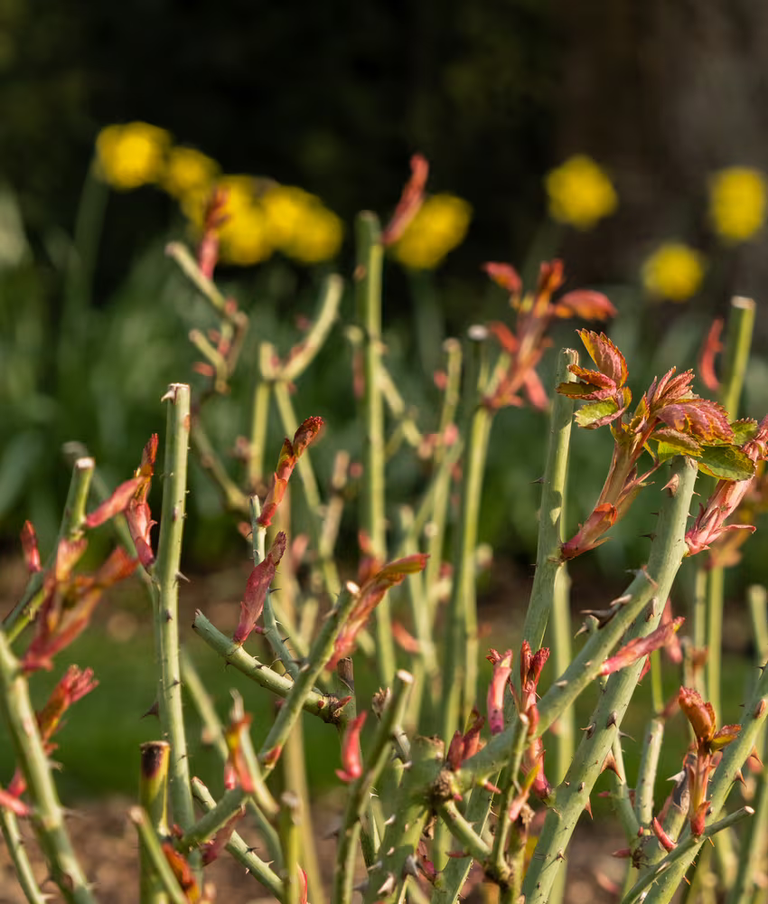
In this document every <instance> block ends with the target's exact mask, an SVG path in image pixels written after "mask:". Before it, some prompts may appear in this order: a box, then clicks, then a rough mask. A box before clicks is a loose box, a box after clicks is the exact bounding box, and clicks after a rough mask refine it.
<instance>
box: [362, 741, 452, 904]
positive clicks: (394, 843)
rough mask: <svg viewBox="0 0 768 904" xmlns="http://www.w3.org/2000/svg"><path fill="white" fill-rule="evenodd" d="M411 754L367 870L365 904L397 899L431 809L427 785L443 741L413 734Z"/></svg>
mask: <svg viewBox="0 0 768 904" xmlns="http://www.w3.org/2000/svg"><path fill="white" fill-rule="evenodd" d="M411 755H412V759H411V766H410V768H409V769H408V770H407V771H406V773H405V775H404V776H403V781H402V783H401V785H400V788H399V790H398V794H397V798H396V800H395V803H394V811H393V814H392V817H391V818H390V820H389V821H388V825H387V829H386V832H385V833H384V838H383V839H382V842H381V845H380V847H379V851H380V856H379V858H378V860H377V861H376V863H375V864H374V866H373V869H371V871H370V873H369V878H368V886H367V888H366V891H365V892H364V895H363V900H364V902H365V904H374V902H378V901H387V902H395V901H399V900H400V896H401V893H402V890H403V884H404V882H405V879H406V876H407V875H408V873H407V872H406V870H407V868H408V864H412V865H414V866H415V864H414V858H415V855H416V848H417V846H418V844H419V841H420V840H421V836H422V834H423V832H424V827H425V826H426V824H427V820H428V819H429V815H430V812H431V811H432V806H433V800H432V797H431V785H432V782H433V781H434V780H435V778H436V777H437V775H438V773H439V771H440V767H441V765H442V762H443V756H444V747H443V742H442V741H440V740H439V739H438V738H423V737H416V738H414V741H413V745H412V747H411Z"/></svg>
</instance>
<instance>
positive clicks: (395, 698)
mask: <svg viewBox="0 0 768 904" xmlns="http://www.w3.org/2000/svg"><path fill="white" fill-rule="evenodd" d="M412 685H413V677H412V676H411V675H410V673H409V672H405V671H403V670H400V671H398V672H397V673H396V675H395V681H394V687H393V689H392V696H391V698H390V699H389V702H388V703H387V706H386V708H385V709H384V711H383V713H382V714H381V720H380V722H379V724H378V726H377V728H376V734H375V735H374V738H373V744H372V747H371V750H370V753H369V754H368V757H367V763H366V765H365V767H364V769H363V772H362V775H360V776H359V778H357V779H355V780H354V781H353V782H352V784H351V785H350V786H349V792H348V794H347V805H346V808H345V811H344V820H343V822H342V824H341V828H340V830H339V846H338V848H337V851H336V870H335V871H334V877H333V893H332V896H331V904H350V901H351V900H352V893H353V884H354V878H355V859H356V853H357V840H358V837H359V835H360V820H361V819H362V817H363V813H364V812H365V810H366V809H367V807H368V803H369V801H370V798H371V794H372V793H373V791H374V786H375V785H377V784H378V781H379V777H380V776H381V773H382V772H383V770H384V767H385V766H386V765H387V763H388V762H389V759H390V757H391V755H392V737H393V733H394V732H395V730H396V729H397V728H398V727H399V726H400V725H401V723H402V721H403V717H404V715H405V709H406V706H407V703H408V695H409V693H410V690H411V687H412Z"/></svg>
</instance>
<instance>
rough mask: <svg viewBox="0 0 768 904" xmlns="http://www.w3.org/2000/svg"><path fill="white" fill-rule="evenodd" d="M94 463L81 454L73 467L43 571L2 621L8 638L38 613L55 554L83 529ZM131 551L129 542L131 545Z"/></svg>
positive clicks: (28, 584) (15, 634) (13, 638)
mask: <svg viewBox="0 0 768 904" xmlns="http://www.w3.org/2000/svg"><path fill="white" fill-rule="evenodd" d="M95 467H96V463H95V462H94V460H93V459H92V458H90V457H80V458H78V459H76V460H75V462H74V464H73V466H72V477H71V479H70V481H69V491H68V492H67V501H66V503H65V505H64V512H63V514H62V518H61V524H60V526H59V533H58V536H57V538H56V543H55V544H54V547H53V550H52V551H51V554H50V556H49V557H48V560H47V562H46V564H45V568H43V569H42V571H36V572H35V573H34V574H33V575H32V576H31V577H30V579H29V581H28V583H27V586H26V588H25V590H24V594H23V596H22V597H21V599H20V600H19V602H18V603H17V604H16V605H15V606H14V607H13V609H12V610H11V611H10V612H9V613H8V615H7V616H6V617H5V619H4V621H3V630H4V631H5V634H6V636H7V638H8V640H9V641H10V642H11V643H13V641H14V640H15V639H16V638H17V637H18V636H19V634H21V632H22V631H23V630H24V628H26V626H27V625H28V624H29V623H30V622H31V621H32V619H33V618H34V617H35V615H36V614H37V610H38V609H39V608H40V605H41V603H42V602H43V581H44V580H45V575H46V574H47V572H48V571H50V569H51V568H53V567H54V565H55V563H56V553H57V551H58V548H59V543H61V541H62V540H74V539H75V538H76V537H78V536H80V535H81V534H82V531H83V522H84V521H85V508H86V504H87V502H88V492H89V490H90V487H91V479H92V478H93V471H94V468H95ZM131 550H132V545H131Z"/></svg>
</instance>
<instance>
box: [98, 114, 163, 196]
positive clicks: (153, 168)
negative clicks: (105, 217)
mask: <svg viewBox="0 0 768 904" xmlns="http://www.w3.org/2000/svg"><path fill="white" fill-rule="evenodd" d="M170 145H171V136H170V134H169V133H168V132H166V131H165V129H160V128H158V127H157V126H151V125H149V124H148V123H146V122H129V123H125V125H112V126H107V127H106V128H104V129H102V130H101V132H99V134H98V136H97V138H96V160H97V172H98V174H99V176H101V178H102V179H104V181H105V182H108V183H109V184H110V185H111V186H112V187H113V188H116V189H118V190H119V191H130V190H131V189H133V188H138V187H139V186H141V185H146V184H147V183H148V182H157V181H158V179H159V178H160V177H161V175H162V173H163V169H164V167H165V158H166V155H167V153H168V149H169V148H170Z"/></svg>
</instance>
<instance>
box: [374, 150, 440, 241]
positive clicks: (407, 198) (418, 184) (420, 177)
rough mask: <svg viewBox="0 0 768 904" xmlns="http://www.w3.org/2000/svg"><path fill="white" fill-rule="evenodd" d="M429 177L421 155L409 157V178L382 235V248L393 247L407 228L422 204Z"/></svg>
mask: <svg viewBox="0 0 768 904" xmlns="http://www.w3.org/2000/svg"><path fill="white" fill-rule="evenodd" d="M428 176H429V163H428V162H427V158H426V157H423V156H422V155H421V154H414V155H413V157H411V178H410V179H409V180H408V182H406V184H405V188H404V189H403V193H402V195H401V196H400V200H399V201H398V203H397V207H396V208H395V212H394V213H393V214H392V219H391V220H390V221H389V223H388V224H387V227H386V229H385V230H384V232H383V233H382V236H381V241H382V244H383V245H384V247H385V248H386V247H388V246H389V245H393V244H394V243H395V242H396V241H397V240H398V239H399V238H400V237H401V236H402V234H403V233H404V232H405V230H406V229H407V228H408V225H409V224H410V223H411V221H412V220H413V218H414V217H415V216H416V214H417V213H418V212H419V210H420V209H421V205H422V204H423V203H424V189H425V188H426V185H427V177H428Z"/></svg>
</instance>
